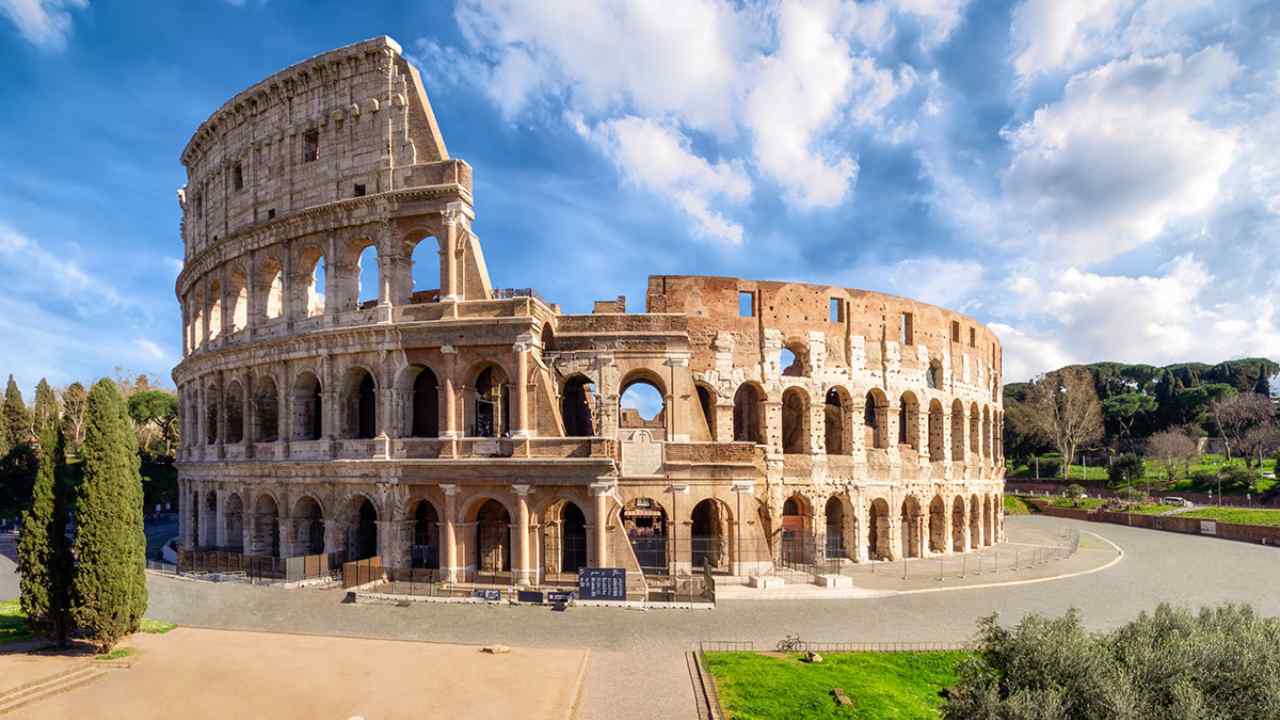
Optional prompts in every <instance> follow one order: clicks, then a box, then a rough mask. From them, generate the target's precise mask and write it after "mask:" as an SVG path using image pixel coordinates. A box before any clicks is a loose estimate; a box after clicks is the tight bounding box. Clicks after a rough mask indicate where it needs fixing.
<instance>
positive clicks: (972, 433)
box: [969, 403, 982, 457]
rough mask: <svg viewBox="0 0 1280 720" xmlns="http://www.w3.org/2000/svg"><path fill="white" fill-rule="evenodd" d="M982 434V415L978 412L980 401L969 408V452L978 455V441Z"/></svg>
mask: <svg viewBox="0 0 1280 720" xmlns="http://www.w3.org/2000/svg"><path fill="white" fill-rule="evenodd" d="M981 434H982V415H981V414H979V412H978V403H974V404H973V405H972V406H971V407H970V408H969V452H971V453H973V455H974V457H977V455H978V447H979V445H978V442H979V440H978V439H979V437H980V436H981Z"/></svg>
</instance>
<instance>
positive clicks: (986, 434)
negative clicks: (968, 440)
mask: <svg viewBox="0 0 1280 720" xmlns="http://www.w3.org/2000/svg"><path fill="white" fill-rule="evenodd" d="M982 457H983V458H984V459H985V460H987V462H990V461H991V457H992V455H991V408H989V407H987V406H986V405H983V406H982Z"/></svg>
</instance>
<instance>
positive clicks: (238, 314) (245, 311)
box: [228, 271, 249, 332]
mask: <svg viewBox="0 0 1280 720" xmlns="http://www.w3.org/2000/svg"><path fill="white" fill-rule="evenodd" d="M228 290H230V291H231V292H230V297H231V331H232V332H240V331H241V330H244V329H245V328H246V327H248V326H249V286H248V284H247V283H246V282H245V277H244V273H242V272H239V271H237V272H233V273H231V285H230V287H229V288H228Z"/></svg>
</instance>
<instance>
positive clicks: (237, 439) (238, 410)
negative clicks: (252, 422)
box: [223, 380, 244, 445]
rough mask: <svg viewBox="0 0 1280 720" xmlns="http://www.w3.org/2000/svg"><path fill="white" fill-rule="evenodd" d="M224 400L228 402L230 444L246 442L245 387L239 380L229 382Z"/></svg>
mask: <svg viewBox="0 0 1280 720" xmlns="http://www.w3.org/2000/svg"><path fill="white" fill-rule="evenodd" d="M223 402H225V403H226V404H227V410H226V412H227V437H226V443H227V444H228V445H236V444H239V443H242V442H244V388H243V387H242V386H241V385H240V381H239V380H232V381H231V382H229V383H227V390H226V392H225V393H224V394H223Z"/></svg>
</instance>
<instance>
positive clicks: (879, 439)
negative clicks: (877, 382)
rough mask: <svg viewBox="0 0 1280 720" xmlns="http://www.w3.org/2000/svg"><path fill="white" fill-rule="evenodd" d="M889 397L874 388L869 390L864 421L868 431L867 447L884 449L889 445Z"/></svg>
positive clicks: (864, 410)
mask: <svg viewBox="0 0 1280 720" xmlns="http://www.w3.org/2000/svg"><path fill="white" fill-rule="evenodd" d="M888 412H889V399H888V398H887V397H885V394H884V393H883V392H881V391H880V390H879V388H874V389H872V390H870V391H868V392H867V401H866V406H865V408H864V409H863V417H862V422H863V426H864V428H865V432H866V447H869V448H875V449H879V450H883V449H886V448H888V447H889V430H888V417H887V416H888Z"/></svg>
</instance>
